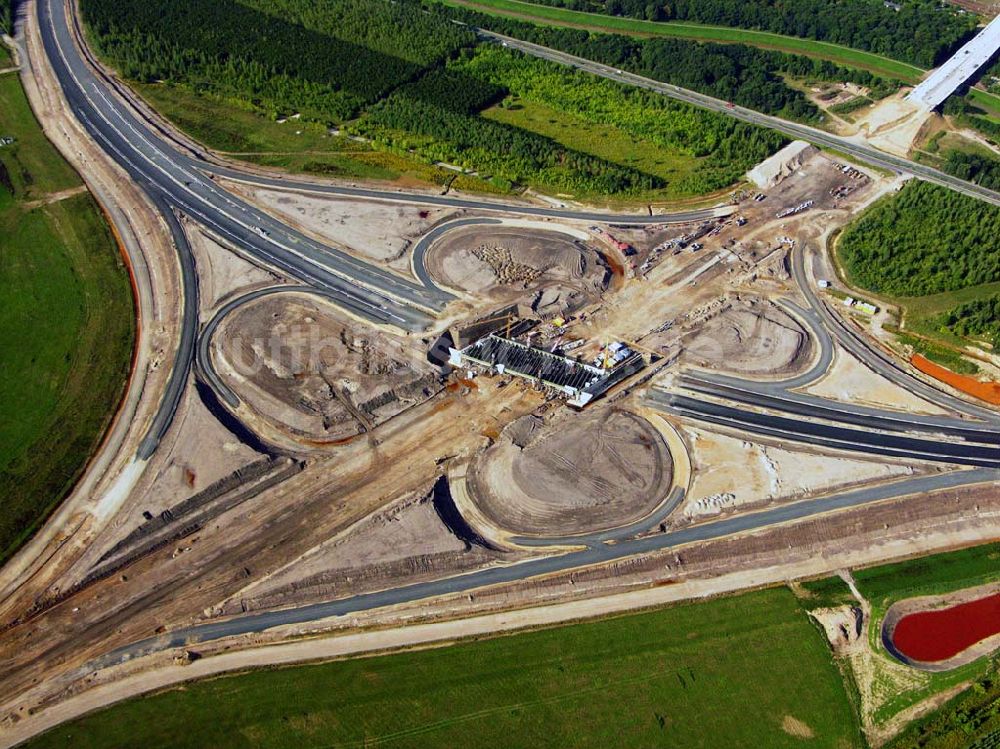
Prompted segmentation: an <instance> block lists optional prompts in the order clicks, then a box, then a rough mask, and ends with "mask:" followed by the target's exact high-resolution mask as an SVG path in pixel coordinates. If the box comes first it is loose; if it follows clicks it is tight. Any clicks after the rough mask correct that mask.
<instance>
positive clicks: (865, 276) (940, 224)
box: [838, 180, 1000, 296]
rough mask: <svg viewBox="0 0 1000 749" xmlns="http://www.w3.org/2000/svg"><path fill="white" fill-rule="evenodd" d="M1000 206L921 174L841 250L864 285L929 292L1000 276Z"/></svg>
mask: <svg viewBox="0 0 1000 749" xmlns="http://www.w3.org/2000/svg"><path fill="white" fill-rule="evenodd" d="M998 236H1000V208H998V207H997V206H994V205H990V204H989V203H984V202H983V201H980V200H976V199H975V198H971V197H968V196H966V195H962V194H960V193H957V192H954V191H952V190H949V189H947V188H944V187H940V186H938V185H932V184H929V183H927V182H920V181H917V180H913V181H910V182H908V183H907V184H906V185H905V186H904V187H903V189H902V190H901V191H900V192H899V193H898V194H897V195H894V196H892V197H890V198H887V199H884V200H883V201H881V202H879V203H877V204H876V205H874V206H873V207H871V208H869V209H868V211H867V212H866V213H865V214H864V215H863V216H862V217H861V218H860V219H858V220H857V221H855V222H854V223H853V224H851V225H850V226H849V227H848V228H847V229H846V230H845V231H844V234H843V235H842V237H841V239H840V242H839V244H838V252H839V254H840V258H841V261H842V262H843V264H844V267H845V268H846V270H847V272H848V275H849V276H850V278H851V279H852V281H853V282H854V283H856V284H857V285H859V286H861V287H863V288H866V289H870V290H871V291H875V292H879V293H884V294H891V295H893V296H923V295H925V294H936V293H939V292H942V291H956V290H958V289H963V288H966V287H969V286H976V285H978V284H983V283H991V282H994V281H1000V253H998V252H997V251H996V238H997V237H998Z"/></svg>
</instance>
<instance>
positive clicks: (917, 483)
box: [38, 0, 1000, 663]
mask: <svg viewBox="0 0 1000 749" xmlns="http://www.w3.org/2000/svg"><path fill="white" fill-rule="evenodd" d="M38 18H39V27H40V30H41V36H42V41H43V44H44V46H45V50H46V54H47V55H48V57H49V59H50V62H51V64H52V65H53V68H54V70H55V73H56V76H57V77H58V79H59V81H60V83H61V85H62V87H63V90H64V92H65V95H66V98H67V100H68V102H69V104H70V107H71V109H72V111H73V113H74V114H75V116H76V117H77V118H78V119H79V120H80V122H81V123H82V124H83V126H84V127H85V128H86V130H87V132H88V133H89V134H90V135H91V137H93V138H94V139H95V141H96V142H97V143H98V144H99V145H101V147H102V148H104V149H105V150H106V151H107V152H108V153H109V154H110V155H111V156H112V158H114V159H115V160H116V161H117V162H118V163H119V164H120V165H121V166H122V167H123V168H124V169H125V170H126V171H127V173H128V174H129V175H130V177H131V178H132V179H134V180H135V181H136V182H137V183H138V184H139V185H140V186H141V187H143V189H144V190H146V191H147V192H148V193H149V194H150V195H151V196H154V201H156V202H157V204H158V205H160V206H161V210H167V212H168V213H172V212H174V211H179V212H181V213H183V214H185V215H187V216H188V217H190V218H192V219H194V220H195V221H198V222H200V223H201V224H203V225H204V226H205V227H206V228H208V229H210V230H211V231H213V232H215V233H216V234H217V235H218V236H220V237H221V238H223V239H224V240H225V241H227V242H230V243H232V244H233V245H234V246H236V247H238V248H240V249H241V250H242V251H243V252H245V253H246V254H248V255H250V256H252V257H253V258H255V259H257V260H259V261H261V262H264V263H266V264H268V265H270V266H272V267H275V268H277V269H279V270H281V271H283V272H285V273H287V274H288V275H289V276H291V277H293V278H296V279H298V280H299V281H301V282H302V283H303V284H308V285H309V287H311V288H313V289H318V290H321V291H323V292H324V294H326V295H329V297H330V298H331V299H335V300H339V301H342V302H343V303H345V305H350V306H351V308H352V309H354V310H357V311H359V314H363V315H364V316H365V317H367V318H368V319H371V320H372V321H373V322H378V323H386V324H394V325H397V326H399V327H401V328H404V329H409V330H414V331H419V330H423V329H424V328H425V327H426V325H427V322H428V320H429V315H431V314H433V313H434V312H436V311H437V310H439V309H441V307H442V306H443V305H444V304H446V303H447V301H448V297H447V296H446V295H445V294H444V293H443V292H442V291H441V290H439V289H436V288H429V287H427V286H426V285H424V284H422V283H416V282H412V281H408V280H406V279H404V278H402V277H399V276H396V275H394V274H392V273H390V272H388V271H384V270H382V269H380V268H376V267H374V266H372V265H370V264H367V263H365V262H363V261H360V260H358V259H356V258H353V257H352V256H350V255H349V254H348V253H346V252H344V251H342V250H338V249H337V248H333V247H328V246H325V245H322V244H319V243H317V242H315V241H313V240H311V239H309V238H307V237H305V236H304V235H302V234H301V233H298V232H296V231H294V230H293V229H290V228H289V227H287V226H285V225H283V224H282V223H281V222H280V221H278V220H276V219H273V218H271V217H269V216H267V215H266V214H263V213H261V212H259V211H258V210H257V209H256V208H254V207H253V206H251V205H249V204H247V203H245V202H244V201H241V200H239V199H237V198H236V197H234V196H233V195H231V194H229V193H228V192H226V191H224V190H222V189H221V188H219V187H218V186H217V185H216V184H215V183H214V181H213V180H212V179H211V178H210V177H209V176H207V175H206V172H207V171H212V172H214V173H216V174H219V175H225V176H229V177H233V178H235V179H243V180H244V181H249V182H255V183H258V184H269V185H272V186H275V187H284V188H288V187H292V188H296V187H297V188H299V189H303V190H308V191H311V192H324V193H328V194H336V195H340V196H345V197H356V198H368V199H375V200H393V201H405V202H411V203H418V204H425V205H442V206H449V207H455V208H468V209H473V210H481V211H502V212H507V213H513V214H521V215H532V216H540V217H550V218H566V219H576V220H580V219H582V220H592V221H600V222H610V223H644V224H650V223H664V222H667V221H697V220H701V219H705V218H709V217H711V216H714V215H717V212H716V211H714V210H708V211H688V212H683V213H679V214H670V215H662V216H648V215H645V216H639V215H617V214H606V213H587V212H576V211H572V210H562V209H560V208H540V207H535V206H518V205H514V204H506V203H498V202H496V201H478V200H469V199H462V198H453V197H448V196H429V195H423V194H416V195H413V194H405V193H403V192H402V191H399V192H396V193H393V192H391V191H379V190H367V189H364V188H353V187H350V188H348V187H337V186H324V185H314V184H307V183H296V182H294V181H292V180H285V179H278V178H274V179H270V178H264V177H257V176H253V177H250V176H248V175H246V174H243V173H240V172H237V171H235V170H229V169H228V168H226V167H219V166H212V165H208V164H206V163H202V162H198V161H196V160H193V159H191V158H190V157H189V156H187V155H184V154H181V153H179V152H178V151H177V150H176V149H175V148H174V147H173V146H172V145H170V144H168V143H167V142H166V141H165V140H164V139H163V138H161V137H160V136H159V135H157V134H156V133H155V131H154V130H153V129H152V128H150V127H149V126H148V124H147V123H146V122H144V121H143V120H142V119H141V118H139V117H138V116H136V115H135V113H133V111H132V110H131V109H130V108H129V107H128V106H127V105H125V104H123V103H122V102H121V101H120V100H119V99H118V98H117V97H116V96H115V95H114V94H113V93H110V91H109V88H110V85H109V83H108V82H107V81H106V80H104V79H103V78H101V77H99V76H98V75H96V74H95V72H94V71H93V70H91V68H90V67H89V66H88V65H87V63H86V62H85V61H84V59H83V58H82V56H81V53H80V50H79V49H78V48H77V47H76V46H75V42H74V34H73V31H72V30H71V26H70V24H71V22H72V21H71V19H70V18H68V17H67V8H66V5H65V4H64V3H62V2H58V1H57V0H39V2H38ZM508 43H509V44H510V46H513V47H517V48H519V49H522V50H523V51H526V52H528V53H529V54H533V55H536V56H539V57H545V58H547V59H552V60H555V61H557V62H561V63H564V64H569V65H572V66H574V67H578V68H581V69H584V70H588V71H589V72H593V73H595V74H597V75H602V76H604V77H608V78H613V79H616V80H622V81H625V82H628V83H631V84H633V85H637V86H641V87H644V88H648V89H651V90H654V91H658V92H660V93H663V94H665V95H667V96H671V97H672V98H675V99H679V100H682V101H688V102H689V103H692V104H695V105H697V106H701V107H704V108H707V109H711V110H715V111H719V112H722V113H723V114H726V115H728V116H732V117H735V118H737V119H741V120H744V121H747V122H753V123H755V124H759V125H763V126H766V127H771V128H774V129H776V130H779V131H781V132H783V133H786V134H787V135H790V136H792V137H796V138H803V139H805V140H809V141H811V142H814V143H818V144H820V145H825V146H829V147H831V148H835V149H837V150H840V151H842V152H845V153H848V154H850V155H853V156H856V157H857V158H859V159H861V160H863V161H866V162H868V163H872V164H874V165H877V166H881V167H884V168H888V169H893V170H895V171H898V172H901V173H907V174H914V175H916V176H918V177H921V178H923V179H926V180H928V181H931V182H936V183H939V184H944V185H946V186H948V187H950V188H952V189H956V190H958V191H960V192H964V193H966V194H970V195H973V196H975V197H979V198H981V199H984V200H988V201H990V202H994V203H997V204H1000V195H998V194H997V193H995V192H993V191H988V190H984V189H982V188H979V187H977V186H975V185H971V184H969V183H966V182H963V181H961V180H958V179H956V178H952V177H949V176H948V175H945V174H943V173H941V172H937V171H936V170H932V169H928V168H926V167H922V166H920V165H917V164H913V163H912V162H909V161H907V160H905V159H899V158H896V157H892V156H889V155H886V154H883V153H882V152H880V151H877V150H876V149H873V148H871V147H869V146H865V145H862V144H856V143H852V142H850V141H845V140H843V139H841V138H837V137H835V136H831V135H829V134H827V133H823V132H822V131H819V130H815V129H813V128H807V127H805V126H800V125H795V124H793V123H787V122H784V121H782V120H780V119H777V118H773V117H768V116H765V115H761V114H759V113H756V112H752V111H751V110H746V109H743V108H740V107H730V106H728V105H727V104H726V103H725V102H722V101H719V100H716V99H712V98H711V97H706V96H703V95H700V94H695V93H693V92H689V91H684V90H682V89H678V88H676V87H673V86H668V85H666V84H662V83H659V82H656V81H651V80H649V79H645V78H641V77H639V76H635V75H631V74H619V73H617V72H616V71H614V70H613V69H612V68H609V67H607V66H603V65H599V64H597V63H592V62H590V61H586V60H581V59H579V58H573V57H572V56H569V55H565V54H563V53H558V52H554V51H552V50H545V49H544V48H538V47H536V46H535V45H527V44H526V43H523V42H519V41H517V40H508ZM175 218H176V217H175ZM168 222H169V219H168ZM171 230H172V231H173V232H174V234H175V239H176V238H177V232H178V231H179V223H177V222H176V221H175V222H172V223H171ZM177 242H178V247H179V251H181V252H183V247H182V244H181V240H179V239H178V240H177ZM194 288H196V287H192V288H186V289H185V304H186V305H191V304H192V300H193V299H194V300H196V296H195V294H194V293H190V292H192V291H194ZM192 308H193V309H196V305H194V306H193V307H192ZM185 321H186V323H188V324H187V327H189V328H190V327H191V326H190V324H189V317H188V314H187V313H186V314H185ZM188 341H189V343H190V339H188ZM193 348H194V347H193V345H188V344H185V345H184V350H183V351H182V352H181V354H180V355H179V358H178V361H177V363H176V364H175V369H176V370H177V374H176V376H175V377H173V378H172V379H171V392H170V393H168V395H167V397H166V398H165V399H164V404H163V407H162V409H161V412H162V413H166V414H168V416H166V417H164V418H166V419H167V421H166V422H165V423H167V424H168V423H169V415H172V410H173V407H174V406H173V404H175V403H176V399H175V398H176V397H179V390H178V389H177V386H176V382H179V383H180V385H181V386H182V385H183V382H184V380H185V377H183V376H181V373H182V372H183V373H184V374H185V375H186V372H187V368H188V367H189V366H190V362H191V357H192V356H193V353H194V352H193ZM189 349H192V350H189ZM175 381H176V382H175ZM158 423H160V424H161V426H162V425H163V423H164V422H163V421H162V420H161V419H159V418H158ZM158 428H159V427H158ZM163 428H165V427H163ZM151 434H153V433H151ZM153 436H154V437H155V434H154V435H153ZM154 442H155V439H154ZM150 445H151V448H152V449H155V445H153V444H152V443H150ZM998 478H1000V472H998V471H996V470H984V469H978V470H971V471H952V472H949V473H944V474H935V475H931V476H923V477H918V478H913V479H907V480H903V481H898V482H895V483H891V484H884V485H881V486H877V487H871V488H865V489H859V490H855V491H850V492H844V493H840V494H837V495H833V496H828V497H822V498H819V499H812V500H806V501H801V502H795V503H791V504H787V505H782V506H780V507H775V508H771V509H768V510H764V511H761V512H757V513H750V514H746V515H740V516H735V517H731V518H727V519H724V520H719V521H716V522H712V523H705V524H700V525H696V526H692V527H689V528H685V529H683V530H678V531H673V532H670V533H661V534H655V535H650V536H646V537H642V538H634V539H628V540H621V541H618V542H617V543H600V544H596V543H595V544H594V545H592V546H590V547H588V548H586V549H584V550H581V551H578V552H572V553H568V554H563V555H558V556H550V557H545V558H541V559H534V560H530V561H527V562H523V563H519V564H513V565H508V566H502V567H493V568H489V569H484V570H479V571H476V572H472V573H469V574H465V575H459V576H455V577H450V578H445V579H442V580H436V581H432V582H427V583H420V584H415V585H409V586H404V587H399V588H393V589H389V590H385V591H379V592H376V593H370V594H364V595H359V596H354V597H351V598H347V599H342V600H335V601H328V602H324V603H318V604H313V605H310V606H302V607H298V608H293V609H285V610H279V611H268V612H262V613H259V614H251V615H245V616H241V617H237V618H233V619H227V620H223V621H215V622H209V623H205V624H200V625H195V626H192V627H188V628H184V629H180V630H177V631H175V632H172V633H168V634H166V635H163V636H161V637H156V638H150V639H148V640H143V641H141V642H138V643H135V644H132V645H129V646H127V647H125V648H122V649H120V650H117V651H115V652H114V653H111V654H109V655H108V656H106V657H105V658H104V659H102V660H105V661H106V662H108V663H110V662H117V661H120V660H122V659H124V658H128V657H133V656H136V655H141V654H143V653H147V652H152V651H155V650H162V649H164V648H170V647H175V646H180V645H185V644H188V643H191V642H200V641H205V640H210V639H217V638H220V637H228V636H232V635H240V634H247V633H253V632H260V631H263V630H265V629H268V628H270V627H275V626H280V625H283V624H295V623H307V622H312V621H317V620H320V619H323V618H326V617H330V616H337V615H343V614H347V613H351V612H357V611H363V610H368V609H372V608H377V607H381V606H388V605H393V604H398V603H405V602H409V601H415V600H419V599H422V598H428V597H433V596H439V595H445V594H449V593H456V592H467V591H472V590H475V589H477V588H480V587H482V586H487V585H495V584H498V583H505V582H513V581H517V580H523V579H525V578H529V577H532V576H536V575H542V574H547V573H552V572H558V571H561V570H567V569H573V568H575V567H579V566H584V565H590V564H597V563H605V562H608V561H613V560H615V559H621V558H625V557H629V556H633V555H636V554H643V553H649V552H653V551H657V550H662V549H668V548H672V547H675V546H678V545H681V544H686V543H692V542H696V541H706V540H710V539H715V538H721V537H724V536H728V535H732V534H734V533H742V532H747V531H752V530H755V529H761V528H766V527H769V526H772V525H775V524H779V523H785V522H789V521H794V520H800V519H803V518H808V517H812V516H815V515H818V514H822V513H827V512H832V511H837V510H841V509H845V508H849V507H856V506H860V505H864V504H867V503H871V502H878V501H883V500H886V499H890V498H894V497H899V496H905V495H910V494H915V493H923V492H929V491H934V490H937V489H942V488H948V487H956V486H960V485H964V484H969V483H980V482H984V481H994V480H997V479H998Z"/></svg>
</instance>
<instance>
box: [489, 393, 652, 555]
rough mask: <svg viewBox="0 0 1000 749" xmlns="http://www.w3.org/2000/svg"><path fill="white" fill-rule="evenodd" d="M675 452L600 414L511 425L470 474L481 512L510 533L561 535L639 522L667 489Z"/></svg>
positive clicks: (621, 415) (632, 422)
mask: <svg viewBox="0 0 1000 749" xmlns="http://www.w3.org/2000/svg"><path fill="white" fill-rule="evenodd" d="M670 479H671V459H670V451H669V450H668V449H667V446H666V444H665V443H664V442H663V439H662V438H661V437H660V435H659V433H658V432H657V430H656V429H655V428H654V427H653V426H652V425H651V424H649V422H647V421H646V420H645V419H643V418H641V417H639V416H637V415H635V414H633V413H629V412H626V411H619V410H617V409H612V408H600V409H596V410H593V411H591V412H590V413H587V414H583V415H579V414H573V413H569V412H562V413H560V414H557V415H556V417H555V418H553V420H552V421H551V422H550V423H548V424H546V423H545V422H543V421H542V420H541V419H539V418H537V417H535V416H526V417H522V418H521V419H519V420H518V421H516V422H514V423H512V424H511V425H510V426H508V427H507V428H506V429H505V430H504V431H503V433H502V434H501V435H500V438H499V439H498V440H497V442H496V444H495V445H493V446H492V447H490V448H489V449H488V450H486V451H485V452H484V453H483V454H482V455H480V456H479V457H478V459H477V460H476V461H475V463H474V464H473V466H472V468H471V470H470V472H469V486H470V489H471V491H472V494H473V497H474V499H475V501H476V503H477V505H478V507H479V509H480V510H481V511H482V512H483V513H484V514H485V515H486V516H487V517H488V518H489V519H490V520H491V521H492V522H493V523H495V524H496V525H497V526H499V527H501V528H504V529H505V530H508V531H510V532H512V533H519V534H526V535H544V536H559V535H570V534H575V533H587V532H591V531H596V530H602V529H605V528H611V527H615V526H618V525H624V524H627V523H629V522H632V521H634V520H638V519H639V518H642V517H643V516H645V515H647V514H648V513H649V512H651V511H652V510H653V509H654V508H655V507H656V506H657V505H658V504H659V503H660V501H662V499H663V497H664V496H666V493H667V491H668V490H669V488H670Z"/></svg>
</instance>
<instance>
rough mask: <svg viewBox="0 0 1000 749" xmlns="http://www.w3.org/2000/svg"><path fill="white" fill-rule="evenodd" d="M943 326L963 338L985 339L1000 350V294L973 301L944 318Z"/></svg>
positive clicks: (956, 308) (961, 305) (958, 307)
mask: <svg viewBox="0 0 1000 749" xmlns="http://www.w3.org/2000/svg"><path fill="white" fill-rule="evenodd" d="M941 324H942V325H943V326H944V327H945V328H947V329H948V330H949V331H950V332H952V333H954V334H955V335H957V336H961V337H963V338H984V339H986V340H987V341H989V343H990V344H991V345H992V346H993V348H994V349H1000V294H994V295H993V296H989V297H985V298H983V299H973V300H971V301H968V302H965V303H964V304H960V305H958V306H957V307H955V309H953V310H951V311H950V312H948V313H946V314H945V315H943V316H942V319H941Z"/></svg>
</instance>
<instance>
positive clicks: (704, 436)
mask: <svg viewBox="0 0 1000 749" xmlns="http://www.w3.org/2000/svg"><path fill="white" fill-rule="evenodd" d="M680 429H681V430H682V432H683V433H684V435H685V437H686V440H687V442H688V444H689V445H690V446H691V451H690V452H691V455H692V462H693V463H694V469H695V470H694V481H693V483H692V486H691V489H690V491H689V492H688V494H687V497H686V499H685V503H684V507H683V515H684V517H685V518H701V517H706V516H711V515H717V514H719V513H724V512H732V511H734V510H745V509H747V508H748V507H752V506H758V505H761V504H765V503H769V502H776V501H790V500H793V499H800V498H802V497H804V496H810V495H815V494H817V493H821V492H824V491H828V490H831V489H834V488H838V487H841V488H846V487H849V486H855V485H859V484H870V483H873V482H879V481H885V480H888V479H891V478H895V477H899V476H910V475H914V474H915V473H917V472H918V471H917V470H915V469H914V468H911V467H909V466H905V465H898V464H890V463H882V462H877V461H866V460H854V459H851V458H845V457H843V456H836V455H823V454H821V453H818V452H816V451H809V452H807V451H804V450H787V449H784V448H780V447H776V446H774V445H765V444H762V443H759V442H751V441H748V440H744V439H739V438H737V437H731V436H729V435H725V434H719V433H717V432H711V431H708V430H707V429H701V428H698V427H695V426H692V425H689V424H684V425H682V426H681V427H680Z"/></svg>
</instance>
